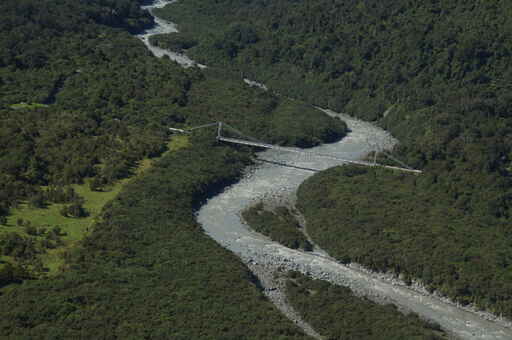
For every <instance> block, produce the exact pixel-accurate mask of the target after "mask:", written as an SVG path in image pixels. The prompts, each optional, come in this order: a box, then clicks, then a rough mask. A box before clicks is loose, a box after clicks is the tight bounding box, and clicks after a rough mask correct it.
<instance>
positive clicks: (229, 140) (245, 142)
mask: <svg viewBox="0 0 512 340" xmlns="http://www.w3.org/2000/svg"><path fill="white" fill-rule="evenodd" d="M217 140H219V141H222V142H227V143H233V144H240V145H248V146H256V147H259V148H265V149H273V150H280V151H286V152H294V153H300V154H306V155H309V156H313V157H322V158H329V159H333V160H337V161H340V162H343V163H350V164H357V165H363V166H378V167H381V168H387V169H393V170H400V171H407V172H413V173H422V171H421V170H415V169H408V168H401V167H397V166H391V165H384V164H379V163H375V164H374V163H370V162H365V161H354V160H350V159H345V158H341V157H337V156H333V155H329V154H323V153H318V152H312V151H305V150H297V149H293V148H287V147H284V146H279V145H273V144H267V143H260V142H253V141H248V140H245V139H238V138H228V137H222V136H219V137H218V138H217Z"/></svg>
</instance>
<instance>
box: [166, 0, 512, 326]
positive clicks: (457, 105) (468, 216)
mask: <svg viewBox="0 0 512 340" xmlns="http://www.w3.org/2000/svg"><path fill="white" fill-rule="evenodd" d="M161 13H165V15H167V16H169V17H171V18H172V19H173V20H175V21H176V22H177V23H178V24H179V25H180V29H181V30H182V31H183V32H185V34H187V36H188V37H192V38H193V39H194V40H195V41H197V45H195V46H194V47H192V48H190V49H188V50H187V53H188V54H190V55H192V56H194V57H195V58H197V59H199V60H200V61H202V62H204V63H207V64H208V65H210V66H216V65H218V66H222V67H231V69H232V70H233V71H234V72H235V71H236V72H240V71H242V72H244V74H245V75H247V76H248V77H249V78H253V79H255V80H257V81H260V82H263V83H265V84H266V85H267V86H269V87H270V88H271V89H273V90H275V91H278V92H280V93H282V94H285V95H288V96H292V97H295V98H300V99H303V100H306V101H308V102H311V103H315V104H317V105H321V106H327V107H329V108H332V109H335V110H340V111H344V112H347V113H351V114H354V115H356V116H358V117H361V118H364V119H367V120H374V121H376V122H377V123H379V124H381V125H382V126H384V127H385V128H387V129H389V130H390V131H391V132H392V133H393V134H394V135H395V136H397V137H398V138H399V139H400V141H401V142H402V143H401V145H399V146H398V147H397V148H396V150H395V154H396V155H398V156H399V158H401V159H402V160H404V161H405V162H406V163H408V164H409V165H411V166H413V167H415V168H420V169H423V170H424V171H425V173H424V175H421V176H419V177H411V176H402V175H399V174H395V173H392V172H378V173H377V175H376V174H375V172H373V171H361V173H359V174H357V172H359V170H354V169H353V170H348V171H349V172H354V174H345V175H342V176H341V178H337V177H336V175H335V174H337V172H341V171H342V170H333V172H328V173H326V174H318V175H316V178H314V179H312V180H311V181H310V182H309V183H311V184H307V185H305V186H304V187H303V188H302V190H301V192H302V194H301V196H302V199H303V200H306V201H304V202H303V206H304V209H305V211H306V215H307V217H308V218H310V219H312V221H308V223H309V224H310V225H311V228H312V230H311V232H312V234H313V237H314V239H315V241H318V242H319V243H320V245H321V246H323V247H325V248H327V250H330V251H333V252H335V253H336V254H337V256H338V257H339V258H342V259H346V260H348V259H351V260H357V261H361V262H363V263H365V264H366V265H370V266H372V267H373V268H376V269H391V270H395V271H398V272H400V273H403V274H404V275H405V276H407V277H412V276H414V277H418V278H421V279H422V280H423V281H425V282H426V283H428V284H429V285H430V286H431V287H432V288H436V289H439V290H441V291H442V292H444V293H447V294H448V295H450V296H452V297H455V298H457V299H458V300H460V301H461V302H463V303H467V302H474V303H477V304H478V305H479V306H481V307H485V308H488V309H490V310H492V311H494V312H496V313H503V314H504V315H507V316H508V317H512V303H511V300H512V277H511V275H510V272H511V271H512V259H511V256H512V255H511V254H512V234H511V233H510V218H511V217H512V210H511V208H512V181H511V176H512V113H511V108H512V91H511V89H512V87H511V83H510V79H512V3H511V2H510V1H476V0H473V1H463V0H456V1H452V0H440V1H409V0H398V1H392V2H382V1H381V2H376V1H356V0H348V1H346V0H343V1H341V0H314V1H313V0H298V1H297V0H277V1H266V0H250V1H243V2H242V1H233V0H216V1H213V0H189V1H183V2H179V3H177V4H175V5H172V6H169V7H168V8H166V9H163V10H161ZM229 65H232V66H229ZM336 171H337V172H336ZM333 183H337V186H335V185H334V184H333ZM308 191H309V192H308ZM326 193H329V194H326ZM350 193H351V194H350ZM323 215H325V217H324V216H323ZM327 216H328V217H327ZM320 220H321V221H322V222H321V223H320V222H319V221H320ZM339 220H342V221H343V223H338V221H339ZM322 228H323V229H322ZM321 230H323V231H324V232H323V233H322V232H320V231H321ZM335 241H337V242H339V243H336V244H334V242H335ZM324 243H325V244H324ZM343 245H345V247H343Z"/></svg>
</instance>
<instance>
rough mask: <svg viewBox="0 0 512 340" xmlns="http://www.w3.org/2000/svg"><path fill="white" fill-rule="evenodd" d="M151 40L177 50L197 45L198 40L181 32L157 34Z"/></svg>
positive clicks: (156, 44) (155, 44)
mask: <svg viewBox="0 0 512 340" xmlns="http://www.w3.org/2000/svg"><path fill="white" fill-rule="evenodd" d="M149 41H150V43H151V44H152V45H154V46H158V47H161V48H164V49H167V50H170V51H176V52H183V51H184V50H186V49H189V48H191V47H194V46H195V45H197V41H195V40H193V39H190V38H187V37H186V36H184V35H183V34H181V33H174V34H157V35H153V36H151V37H150V38H149Z"/></svg>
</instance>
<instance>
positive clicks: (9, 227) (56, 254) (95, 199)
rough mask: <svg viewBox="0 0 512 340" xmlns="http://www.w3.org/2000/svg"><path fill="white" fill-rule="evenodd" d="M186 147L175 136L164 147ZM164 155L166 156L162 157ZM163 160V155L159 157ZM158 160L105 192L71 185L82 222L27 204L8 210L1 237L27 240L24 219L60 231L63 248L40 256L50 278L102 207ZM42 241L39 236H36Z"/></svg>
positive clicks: (56, 207)
mask: <svg viewBox="0 0 512 340" xmlns="http://www.w3.org/2000/svg"><path fill="white" fill-rule="evenodd" d="M188 146H189V141H188V137H187V136H174V137H173V138H171V140H170V141H169V143H168V145H167V147H168V151H166V153H169V152H174V151H176V150H179V149H182V148H186V147H188ZM164 154H165V153H164ZM162 156H163V155H162ZM159 158H160V157H158V158H152V159H149V158H146V159H143V160H141V161H140V162H139V164H138V166H137V168H136V169H134V175H133V176H131V177H129V178H125V179H122V180H120V181H118V182H116V183H115V184H113V185H111V186H110V187H108V188H106V189H105V190H104V191H101V192H99V191H91V189H90V188H89V181H90V179H86V180H85V182H84V184H73V185H71V186H72V187H73V189H75V192H76V193H77V194H78V195H80V196H81V197H83V199H84V200H85V203H84V205H83V206H84V208H85V209H86V210H87V211H88V213H89V215H88V216H87V217H84V218H69V217H64V216H62V215H61V214H60V210H61V209H62V207H63V206H64V205H65V204H57V203H55V204H51V205H48V206H47V207H45V208H30V207H29V206H28V205H27V203H26V202H24V203H21V204H20V205H19V206H18V207H17V208H14V209H11V211H10V215H9V216H8V217H7V224H6V225H0V234H1V233H6V232H16V233H19V234H20V235H23V236H28V235H27V233H26V232H25V227H23V226H18V225H17V221H18V219H23V220H24V221H25V222H26V221H29V222H30V224H31V226H34V227H36V228H41V227H44V228H47V229H48V230H49V229H51V228H53V227H60V229H61V231H62V233H63V234H64V236H62V238H61V239H62V241H63V246H61V247H57V248H55V249H48V251H47V252H46V253H45V254H43V255H41V260H42V262H43V265H44V267H46V268H48V275H52V274H55V273H57V272H58V270H59V268H60V266H61V265H63V264H64V259H63V256H62V254H63V253H64V252H65V251H66V250H68V249H69V248H71V247H73V246H75V245H76V244H77V242H78V241H80V240H82V239H83V238H84V237H85V236H86V235H87V234H88V233H89V232H90V231H92V227H93V225H94V224H95V222H96V221H97V219H98V218H100V215H101V211H102V209H103V207H104V206H105V204H107V203H108V202H109V201H111V200H112V199H114V198H115V197H116V196H117V195H118V194H119V192H120V191H121V190H122V188H123V186H124V185H125V184H127V183H128V182H130V181H131V180H133V179H134V178H137V177H138V176H140V175H141V174H142V173H144V171H146V170H147V169H149V168H151V165H152V164H153V162H155V161H156V160H158V159H159ZM36 237H38V238H39V237H41V238H42V236H36ZM1 261H5V262H14V260H13V259H12V258H9V257H6V256H0V262H1Z"/></svg>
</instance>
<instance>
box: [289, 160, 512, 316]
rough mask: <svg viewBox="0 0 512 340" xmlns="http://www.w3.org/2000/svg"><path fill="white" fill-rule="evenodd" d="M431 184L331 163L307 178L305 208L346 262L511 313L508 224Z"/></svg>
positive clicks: (318, 233) (312, 228)
mask: <svg viewBox="0 0 512 340" xmlns="http://www.w3.org/2000/svg"><path fill="white" fill-rule="evenodd" d="M397 183H398V184H397ZM447 185H448V184H447ZM432 186H433V185H432V183H431V178H430V176H429V175H423V176H411V175H404V174H401V173H388V170H375V169H365V168H361V167H348V166H347V167H343V168H333V169H330V170H327V171H325V172H324V173H322V174H319V175H315V176H313V177H312V178H310V179H308V180H306V182H304V183H303V184H302V186H301V187H300V189H299V193H298V196H299V209H300V210H301V211H302V212H303V213H304V216H305V218H306V219H307V221H308V232H309V234H310V235H311V237H312V238H313V239H314V240H315V241H317V242H318V243H319V244H321V245H322V247H324V249H325V250H327V251H328V252H329V253H330V254H331V255H333V256H334V257H336V258H338V259H340V260H341V261H343V262H350V261H354V262H358V263H362V264H364V265H366V266H369V267H371V268H372V269H375V270H378V271H386V270H392V271H394V272H396V273H401V274H402V275H403V276H404V278H405V280H406V281H410V280H411V279H413V278H420V279H421V280H422V281H423V282H424V283H425V284H426V285H427V286H428V287H429V288H430V289H438V290H439V291H441V292H442V293H443V294H446V295H448V296H452V297H454V298H456V299H457V300H458V301H460V302H461V303H463V304H466V303H470V302H473V303H476V304H477V305H478V306H480V307H483V308H487V309H489V310H492V311H494V312H496V313H503V314H506V315H511V314H512V309H511V308H512V303H511V296H512V276H511V275H510V273H511V268H510V264H511V263H512V252H511V251H510V238H511V235H510V224H509V223H505V222H503V223H495V224H490V223H489V217H488V215H486V214H481V215H480V216H478V215H477V216H475V214H467V213H465V212H464V211H463V210H461V209H460V206H458V203H457V202H456V201H454V200H453V199H451V198H450V197H447V195H446V194H445V193H444V192H438V193H437V195H433V193H435V191H434V189H433V188H431V187H432ZM434 188H437V189H438V190H439V188H440V187H439V186H434ZM411 197H414V199H411ZM481 204H482V205H483V209H485V208H486V205H487V204H488V202H481ZM491 221H492V220H491Z"/></svg>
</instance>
